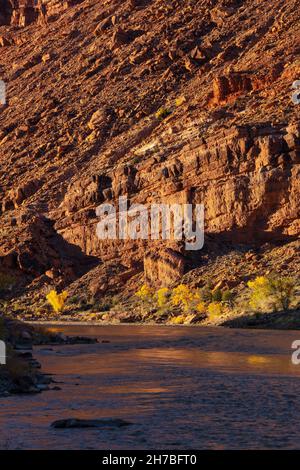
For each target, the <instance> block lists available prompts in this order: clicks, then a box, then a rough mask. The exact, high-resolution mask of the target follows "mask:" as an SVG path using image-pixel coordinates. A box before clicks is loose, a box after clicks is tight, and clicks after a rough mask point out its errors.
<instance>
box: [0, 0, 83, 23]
mask: <svg viewBox="0 0 300 470" xmlns="http://www.w3.org/2000/svg"><path fill="white" fill-rule="evenodd" d="M81 1H82V0H0V26H1V25H13V26H28V25H29V24H31V23H34V22H35V21H47V19H49V18H50V17H51V16H53V15H56V14H58V13H60V12H62V11H63V10H65V9H67V8H69V7H70V6H73V5H76V4H77V3H80V2H81Z"/></svg>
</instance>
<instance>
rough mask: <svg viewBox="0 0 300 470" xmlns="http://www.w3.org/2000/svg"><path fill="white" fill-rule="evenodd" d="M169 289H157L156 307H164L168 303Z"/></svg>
mask: <svg viewBox="0 0 300 470" xmlns="http://www.w3.org/2000/svg"><path fill="white" fill-rule="evenodd" d="M168 293H169V289H167V288H166V287H162V288H161V289H158V291H157V293H156V295H157V305H158V307H165V306H166V305H167V303H168V297H167V295H168Z"/></svg>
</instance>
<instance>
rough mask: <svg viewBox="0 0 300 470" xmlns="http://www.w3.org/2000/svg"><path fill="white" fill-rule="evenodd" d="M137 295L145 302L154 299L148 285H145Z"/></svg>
mask: <svg viewBox="0 0 300 470" xmlns="http://www.w3.org/2000/svg"><path fill="white" fill-rule="evenodd" d="M135 295H136V296H137V297H139V298H140V299H141V300H143V301H147V300H148V301H149V300H151V299H152V296H153V290H152V289H151V288H150V287H149V286H148V285H147V284H143V285H142V287H141V288H140V289H139V290H138V291H137V292H136V294H135Z"/></svg>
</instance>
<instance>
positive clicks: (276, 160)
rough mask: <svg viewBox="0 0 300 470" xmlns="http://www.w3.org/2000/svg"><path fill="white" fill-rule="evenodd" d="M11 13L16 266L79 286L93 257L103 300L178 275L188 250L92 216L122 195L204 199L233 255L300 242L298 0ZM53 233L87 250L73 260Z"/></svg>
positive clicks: (8, 6) (9, 129) (11, 252)
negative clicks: (125, 237)
mask: <svg viewBox="0 0 300 470" xmlns="http://www.w3.org/2000/svg"><path fill="white" fill-rule="evenodd" d="M0 1H1V0H0ZM1 7H3V8H1V12H2V19H1V20H0V21H2V24H5V25H6V26H1V30H0V49H1V63H0V66H1V73H3V76H5V77H6V81H7V83H8V87H7V89H8V106H6V107H5V108H4V109H3V110H1V114H0V164H1V173H0V197H1V208H2V213H1V227H2V231H1V232H0V256H1V259H2V264H3V265H4V266H8V265H9V266H12V267H13V266H17V268H18V269H20V270H21V272H26V273H30V274H31V276H38V275H39V276H42V275H43V272H48V274H49V273H52V274H53V273H54V274H53V276H52V274H51V277H54V282H55V279H56V276H55V273H57V271H58V272H59V275H58V276H57V279H60V281H61V280H62V278H64V279H65V280H66V279H67V282H71V281H73V279H74V278H75V277H76V276H77V277H79V275H80V274H76V273H80V272H85V271H86V269H84V270H80V269H77V263H79V265H80V263H81V261H82V260H85V262H86V263H87V265H86V266H89V257H90V256H92V257H93V258H92V261H95V260H96V261H97V262H98V263H99V266H100V267H101V269H102V268H103V271H101V275H100V274H99V276H100V277H101V276H102V277H103V279H102V277H101V279H98V277H97V276H96V275H95V276H96V277H95V279H89V282H91V284H93V286H94V287H95V283H98V284H99V285H101V286H102V288H101V289H102V291H105V285H106V284H105V283H106V281H107V279H108V281H107V282H111V283H114V280H116V279H118V285H122V282H123V285H124V284H125V283H126V282H127V281H128V278H130V277H134V276H135V275H136V274H137V272H140V269H141V268H140V267H141V265H142V264H143V263H145V264H144V266H145V276H146V279H148V280H149V281H150V282H153V283H156V282H158V283H159V282H162V281H163V280H165V281H166V282H167V283H172V282H174V281H175V280H178V279H180V278H181V277H182V275H183V272H185V271H186V270H187V269H188V266H187V264H186V258H187V257H189V258H190V255H188V254H187V253H186V252H185V251H184V247H183V246H182V244H178V243H175V242H174V241H167V242H160V241H157V242H151V243H150V242H148V241H144V240H143V241H141V240H137V241H126V242H123V241H119V240H110V241H99V240H98V238H97V236H96V225H97V222H98V220H97V217H96V214H95V209H96V207H97V206H98V205H99V204H102V203H104V202H105V203H111V204H115V205H117V203H118V198H119V197H120V196H127V197H128V200H129V202H130V204H132V203H142V204H148V205H149V204H151V203H152V202H155V203H157V202H163V203H168V204H172V203H193V204H197V203H203V204H204V205H205V221H206V222H205V223H206V228H205V231H206V234H207V235H208V236H213V237H217V238H218V239H219V240H220V242H223V241H230V242H231V243H232V244H233V246H235V245H236V244H240V243H241V244H243V245H249V244H256V245H257V246H258V247H261V246H263V244H264V243H266V242H271V243H277V242H280V243H283V244H285V243H286V244H288V243H289V242H290V240H294V239H297V238H299V233H300V225H299V204H298V201H299V195H300V188H299V164H300V155H299V152H300V141H299V138H300V136H299V110H298V108H297V106H296V105H294V104H293V103H292V101H291V94H292V91H291V85H292V83H293V81H295V80H297V79H299V78H300V66H299V58H298V52H299V45H298V44H297V41H296V40H295V38H296V37H298V36H297V34H298V23H299V8H298V2H297V0H289V1H287V2H284V3H283V2H281V1H279V0H276V1H275V2H273V3H272V7H270V5H267V2H263V3H262V2H260V1H259V0H246V1H239V0H226V1H224V0H202V1H196V0H188V1H186V2H184V5H183V2H182V1H176V0H174V1H173V2H171V3H170V2H167V1H165V2H164V1H163V2H162V1H160V0H152V1H150V0H149V1H147V0H140V1H139V0H135V1H119V0H111V1H108V2H106V3H103V2H101V4H100V3H99V1H96V0H85V1H59V0H49V1H47V2H46V1H39V2H29V1H27V2H26V1H24V2H14V3H13V2H8V1H7V2H4V1H3V0H2V2H1ZM11 25H12V26H11ZM15 26H18V28H16V27H15ZM24 26H26V27H24ZM160 108H163V109H164V110H165V111H167V113H165V114H166V116H165V118H164V119H157V117H156V112H157V111H158V110H159V109H160ZM28 214H30V216H29V215H28ZM46 220H47V221H49V220H50V221H51V227H50V226H48V222H46ZM49 223H50V222H49ZM56 237H58V238H56ZM56 240H60V242H62V246H69V248H71V247H75V248H76V249H77V250H78V253H76V256H74V257H71V258H72V259H71V261H70V262H67V260H66V257H63V256H62V253H57V250H56V248H55V246H54V245H55V243H56ZM53 241H54V242H53ZM64 243H66V245H64ZM71 251H72V250H71ZM38 252H40V256H38ZM68 253H69V252H68ZM77 255H78V256H77ZM187 255H188V256H187ZM214 255H215V253H214ZM86 257H87V258H86ZM61 258H63V260H62V259H61ZM199 258H200V254H199V253H198V254H195V259H196V260H198V259H199ZM31 260H32V263H31ZM85 262H84V264H85ZM107 263H112V264H114V265H115V266H117V267H118V272H117V273H115V272H114V273H113V274H111V273H110V271H109V269H106V265H107ZM189 263H190V260H189ZM291 263H292V261H291V260H290V261H288V264H289V265H290V266H291ZM30 264H32V265H33V266H31V267H30ZM92 265H93V263H92ZM31 268H32V269H31ZM79 268H80V266H79ZM114 276H115V277H114ZM91 277H93V274H91ZM111 277H113V279H112V280H111V279H110V278H111ZM104 278H105V279H104ZM106 278H107V279H106ZM52 280H53V279H52ZM119 281H120V282H119ZM103 286H104V287H103ZM96 290H97V289H96Z"/></svg>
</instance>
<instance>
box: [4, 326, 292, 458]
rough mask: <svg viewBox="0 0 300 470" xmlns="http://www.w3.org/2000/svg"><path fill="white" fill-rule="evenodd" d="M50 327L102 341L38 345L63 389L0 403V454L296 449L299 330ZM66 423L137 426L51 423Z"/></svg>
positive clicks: (45, 366)
mask: <svg viewBox="0 0 300 470" xmlns="http://www.w3.org/2000/svg"><path fill="white" fill-rule="evenodd" d="M51 328H52V329H53V330H55V331H62V332H63V333H65V334H70V335H78V334H79V335H86V336H93V337H97V338H98V339H99V343H98V344H90V345H73V346H55V347H47V346H43V347H37V348H35V352H34V354H35V357H36V358H37V359H38V360H39V361H40V362H41V363H42V366H43V371H44V372H47V373H50V374H53V377H54V379H55V380H56V381H57V382H58V383H57V384H56V385H58V386H59V387H61V390H58V391H54V390H53V391H52V390H50V391H46V392H43V393H41V394H38V395H33V396H13V397H8V398H1V399H0V447H1V448H6V449H163V448H165V449H166V448H167V449H186V450H188V449H243V448H248V449H252V448H256V449H257V448H259V449H262V448H263V449H264V448H292V449H293V448H300V400H299V389H300V366H296V365H293V364H292V362H291V353H292V350H291V343H292V342H293V341H294V340H296V339H300V332H297V331H270V330H268V331H264V330H259V331H254V330H230V329H223V328H197V327H194V328H192V327H179V326H178V327H165V326H126V325H122V326H83V325H80V326H72V325H70V326H51ZM101 341H104V342H101ZM70 417H74V418H102V417H106V418H122V419H126V420H128V421H131V422H132V423H133V425H132V426H128V427H124V428H120V429H114V428H110V429H108V428H105V429H53V428H51V427H50V424H51V423H52V422H53V421H55V420H57V419H64V418H70Z"/></svg>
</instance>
